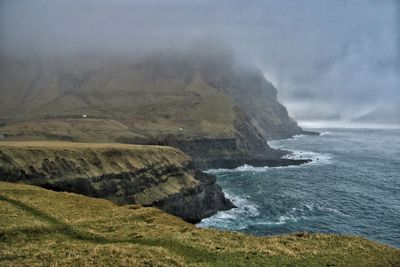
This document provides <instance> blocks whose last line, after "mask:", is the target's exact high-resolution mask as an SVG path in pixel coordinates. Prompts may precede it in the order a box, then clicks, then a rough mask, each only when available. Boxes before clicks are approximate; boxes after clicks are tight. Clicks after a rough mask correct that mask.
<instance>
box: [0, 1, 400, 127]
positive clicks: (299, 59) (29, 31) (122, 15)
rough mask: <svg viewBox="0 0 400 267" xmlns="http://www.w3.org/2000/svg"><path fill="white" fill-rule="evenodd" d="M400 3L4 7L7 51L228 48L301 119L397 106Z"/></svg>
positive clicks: (0, 35) (2, 36)
mask: <svg viewBox="0 0 400 267" xmlns="http://www.w3.org/2000/svg"><path fill="white" fill-rule="evenodd" d="M399 3H400V2H399V1H396V0H393V1H391V0H382V1H376V0H359V1H357V0H346V1H344V0H343V1H342V0H335V1H329V0H325V1H324V0H304V1H294V0H286V1H285V0H268V1H244V0H242V1H237V0H220V1H211V0H210V1H184V0H171V1H167V0H164V1H148V0H143V1H141V0H139V1H128V0H114V1H109V0H91V1H89V0H88V1H83V0H81V1H77V0H58V1H51V0H47V1H45V0H35V1H29V0H26V1H22V0H0V52H1V54H2V55H18V56H19V57H21V56H22V57H23V56H37V57H43V56H54V55H57V56H60V55H61V56H69V55H72V54H76V53H98V54H99V55H108V54H110V55H126V56H128V55H130V56H135V55H142V54H145V53H149V52H151V51H155V50H160V49H163V50H164V51H168V50H167V49H175V50H176V49H180V48H184V47H187V46H188V45H189V44H193V43H194V42H196V41H197V40H202V41H204V40H206V41H210V42H218V43H225V44H226V45H227V46H229V47H230V48H232V49H233V50H234V51H235V53H236V55H238V58H239V59H241V60H243V62H247V61H253V62H254V63H255V64H257V65H258V66H259V68H260V69H261V70H262V71H263V73H264V75H265V77H266V78H267V79H268V80H270V81H271V82H272V83H273V84H274V85H276V86H277V88H278V91H279V98H280V100H281V101H282V102H283V103H284V104H285V105H286V106H287V107H288V110H289V113H290V114H291V115H292V116H293V117H295V118H296V119H300V120H307V119H349V118H352V117H357V116H360V115H363V114H365V113H367V112H369V111H371V110H374V109H376V108H378V107H381V106H395V107H398V106H399V104H398V103H400V60H399V59H400V33H399V32H400V4H399ZM399 113H400V112H399ZM399 116H400V115H399Z"/></svg>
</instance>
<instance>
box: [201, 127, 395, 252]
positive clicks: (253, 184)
mask: <svg viewBox="0 0 400 267" xmlns="http://www.w3.org/2000/svg"><path fill="white" fill-rule="evenodd" d="M312 130H317V131H319V132H321V133H322V135H321V136H296V137H294V138H292V139H287V140H280V141H274V142H270V144H271V146H273V147H277V148H283V149H287V150H291V151H293V155H292V157H295V158H311V159H313V162H311V163H309V164H305V165H302V166H289V167H277V168H254V167H251V166H242V167H239V168H237V169H235V170H223V169H219V170H210V171H209V172H211V173H214V174H216V176H217V179H218V183H219V184H220V185H221V186H222V188H223V190H224V192H225V193H226V194H227V195H228V197H230V198H231V199H232V200H233V202H234V203H235V204H236V206H237V207H238V208H235V209H232V210H230V211H225V212H220V213H218V214H216V215H214V216H213V217H210V218H207V219H204V220H203V221H202V222H201V223H200V224H199V226H200V227H213V228H220V229H228V230H234V231H240V232H246V233H251V234H254V235H271V234H284V233H291V232H299V231H307V232H324V233H339V234H351V235H359V236H364V237H367V238H369V239H374V240H377V241H380V242H383V243H386V244H390V245H393V246H396V247H400V130H399V129H340V128H336V129H329V128H325V129H312Z"/></svg>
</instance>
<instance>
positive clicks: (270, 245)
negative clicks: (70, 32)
mask: <svg viewBox="0 0 400 267" xmlns="http://www.w3.org/2000/svg"><path fill="white" fill-rule="evenodd" d="M0 208H1V210H0V211H1V212H2V213H1V217H0V265H3V266H16V265H17V266H18V265H25V266H34V265H53V266H54V265H69V266H72V265H74V266H93V265H96V266H105V265H106V266H111V265H113V266H293V265H296V266H329V265H330V266H333V265H335V266H398V265H399V264H400V250H398V249H395V248H392V247H390V246H386V245H382V244H379V243H376V242H373V241H369V240H366V239H364V238H360V237H350V236H338V235H327V234H306V233H304V234H293V235H285V236H273V237H253V236H248V235H244V234H239V233H232V232H223V231H217V230H206V229H198V228H196V226H194V225H191V224H188V223H186V222H184V221H182V220H181V219H179V218H176V217H173V216H171V215H168V214H166V213H164V212H162V211H160V210H157V209H154V208H140V207H138V206H124V207H121V206H116V205H114V204H112V203H111V202H109V201H106V200H102V199H93V198H88V197H84V196H80V195H76V194H70V193H55V192H52V191H48V190H44V189H41V188H37V187H34V186H28V185H22V184H10V183H0Z"/></svg>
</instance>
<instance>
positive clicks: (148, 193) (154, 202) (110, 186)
mask: <svg viewBox="0 0 400 267" xmlns="http://www.w3.org/2000/svg"><path fill="white" fill-rule="evenodd" d="M0 180H2V181H12V182H24V183H29V184H33V185H38V186H41V187H44V188H47V189H52V190H55V191H68V192H75V193H79V194H83V195H87V196H93V197H99V198H106V199H109V200H111V201H113V202H114V203H117V204H140V205H144V206H156V207H159V208H161V209H163V210H165V211H167V212H169V213H171V214H174V215H176V216H180V217H181V218H183V219H185V220H187V221H190V222H198V221H200V220H201V219H202V218H205V217H208V216H211V215H213V214H215V213H216V212H217V211H219V210H226V209H229V208H232V207H233V205H232V203H231V202H230V201H229V200H227V199H225V197H224V194H223V193H222V191H221V188H220V187H219V186H218V185H217V184H216V183H215V177H214V176H212V175H208V174H205V173H202V172H200V171H197V170H195V169H194V168H193V167H192V166H191V159H190V157H188V156H187V155H185V154H184V153H182V152H181V151H180V150H178V149H175V148H171V147H160V146H139V145H123V144H87V143H68V142H0Z"/></svg>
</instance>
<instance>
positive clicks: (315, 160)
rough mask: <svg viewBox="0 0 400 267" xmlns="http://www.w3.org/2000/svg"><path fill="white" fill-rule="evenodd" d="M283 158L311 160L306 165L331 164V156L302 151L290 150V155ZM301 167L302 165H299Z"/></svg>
mask: <svg viewBox="0 0 400 267" xmlns="http://www.w3.org/2000/svg"><path fill="white" fill-rule="evenodd" d="M283 158H287V159H311V162H310V163H307V164H318V165H321V164H324V165H325V164H331V163H332V159H333V156H332V155H331V154H328V153H317V152H311V151H304V150H292V151H290V154H288V155H286V156H283ZM299 166H302V165H299Z"/></svg>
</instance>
